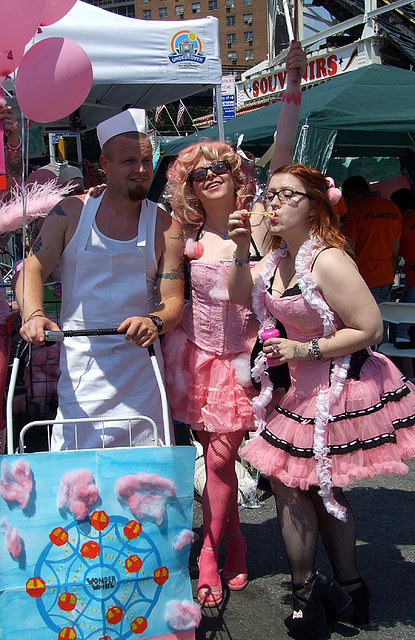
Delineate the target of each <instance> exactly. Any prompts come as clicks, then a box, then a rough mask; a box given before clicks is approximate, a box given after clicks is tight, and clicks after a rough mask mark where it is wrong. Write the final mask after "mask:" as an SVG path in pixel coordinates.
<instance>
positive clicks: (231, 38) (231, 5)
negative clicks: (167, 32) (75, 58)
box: [87, 0, 268, 76]
mask: <svg viewBox="0 0 415 640" xmlns="http://www.w3.org/2000/svg"><path fill="white" fill-rule="evenodd" d="M87 1H88V2H89V3H90V4H94V5H95V6H98V7H102V8H103V9H107V10H108V11H113V12H114V13H118V14H121V15H124V16H125V15H127V16H134V3H133V2H131V0H87ZM267 5H268V3H267V0H198V1H197V2H195V1H194V0H135V17H136V18H139V19H141V20H192V19H194V18H205V17H207V16H214V17H216V18H218V20H219V39H220V43H219V44H220V51H221V58H222V68H223V73H224V75H227V74H234V75H236V76H240V74H241V73H242V72H243V71H246V70H247V69H249V68H250V67H253V66H254V65H255V64H257V63H259V62H262V61H263V60H265V59H266V57H267V54H268V18H267Z"/></svg>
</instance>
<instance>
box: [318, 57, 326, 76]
mask: <svg viewBox="0 0 415 640" xmlns="http://www.w3.org/2000/svg"><path fill="white" fill-rule="evenodd" d="M316 66H317V71H316V76H317V78H321V77H323V78H325V77H326V75H327V71H326V61H325V60H324V58H317V60H316Z"/></svg>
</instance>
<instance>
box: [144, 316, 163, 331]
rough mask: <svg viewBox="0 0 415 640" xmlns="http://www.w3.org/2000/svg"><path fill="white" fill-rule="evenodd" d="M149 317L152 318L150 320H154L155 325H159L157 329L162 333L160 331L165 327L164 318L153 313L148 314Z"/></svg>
mask: <svg viewBox="0 0 415 640" xmlns="http://www.w3.org/2000/svg"><path fill="white" fill-rule="evenodd" d="M147 318H150V320H152V321H153V322H154V324H155V326H156V327H157V331H158V332H159V333H160V331H161V330H162V328H163V320H162V319H161V318H159V317H158V316H152V315H148V316H147Z"/></svg>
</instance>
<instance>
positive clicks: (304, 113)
mask: <svg viewBox="0 0 415 640" xmlns="http://www.w3.org/2000/svg"><path fill="white" fill-rule="evenodd" d="M414 107H415V73H413V72H412V71H407V70H404V69H399V68H397V67H391V66H382V65H379V64H373V65H369V66H366V67H362V68H361V69H357V70H356V71H351V72H349V73H345V74H343V75H341V76H337V77H335V78H331V79H330V80H328V81H326V82H324V83H322V84H319V85H316V86H315V87H312V88H311V89H307V90H306V91H304V92H303V96H302V105H301V109H300V125H308V127H307V126H306V128H303V129H301V127H300V134H299V138H300V137H301V136H303V138H305V140H304V139H303V141H302V142H301V140H300V141H299V144H298V145H297V151H296V153H297V155H298V152H299V151H301V149H299V145H300V147H301V146H302V147H303V148H302V154H303V156H302V159H300V161H307V163H310V164H313V165H314V166H317V167H318V168H319V169H320V170H322V171H323V170H324V169H325V167H326V166H327V162H328V159H329V157H330V155H333V156H337V157H379V156H388V157H392V156H393V157H399V156H402V155H404V154H405V153H407V152H408V150H411V149H412V148H413V146H414V141H415V108H414ZM280 108H281V103H280V102H276V103H274V104H270V105H267V106H265V107H262V108H261V109H258V110H256V111H252V112H250V113H247V114H245V115H243V116H239V117H238V118H235V119H233V120H229V121H228V122H226V123H225V139H226V140H227V141H229V142H230V143H231V144H234V145H236V143H237V141H238V137H239V135H241V134H242V133H243V134H244V139H243V143H242V147H243V148H244V149H246V150H248V151H251V152H252V153H254V154H255V155H256V156H257V157H260V156H262V155H263V154H264V153H265V151H266V150H267V149H268V148H269V146H270V145H271V144H272V141H273V135H274V131H275V127H276V123H277V119H278V114H279V111H280ZM202 137H207V138H211V139H217V137H218V129H217V126H214V127H210V128H209V129H204V130H203V131H199V132H197V133H195V134H192V135H191V136H187V137H185V138H180V139H177V140H174V141H172V142H169V143H166V144H162V146H161V155H162V157H168V156H175V155H177V153H178V152H179V151H180V149H182V148H184V147H185V146H187V145H189V144H191V143H192V142H196V141H197V140H199V139H200V138H202ZM330 150H331V154H330V153H327V151H330ZM296 159H299V158H296Z"/></svg>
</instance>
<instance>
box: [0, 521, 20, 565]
mask: <svg viewBox="0 0 415 640" xmlns="http://www.w3.org/2000/svg"><path fill="white" fill-rule="evenodd" d="M1 526H2V529H3V531H4V534H5V536H6V549H7V551H8V552H9V553H10V555H11V557H12V558H18V557H19V556H20V554H21V553H22V549H23V540H22V539H21V537H20V536H19V532H18V530H17V527H11V526H10V525H9V523H8V522H7V518H3V519H2V521H1Z"/></svg>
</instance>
